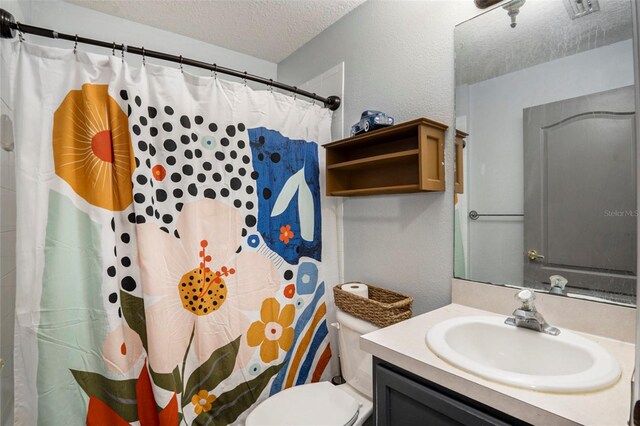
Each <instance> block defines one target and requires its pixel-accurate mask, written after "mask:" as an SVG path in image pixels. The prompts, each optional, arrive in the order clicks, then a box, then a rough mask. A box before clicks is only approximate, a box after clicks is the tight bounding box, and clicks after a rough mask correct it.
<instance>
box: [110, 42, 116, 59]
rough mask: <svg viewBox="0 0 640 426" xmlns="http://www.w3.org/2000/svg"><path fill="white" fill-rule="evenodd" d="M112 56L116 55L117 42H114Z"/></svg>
mask: <svg viewBox="0 0 640 426" xmlns="http://www.w3.org/2000/svg"><path fill="white" fill-rule="evenodd" d="M111 56H116V42H115V41H114V42H113V47H111Z"/></svg>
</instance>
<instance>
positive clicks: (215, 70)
mask: <svg viewBox="0 0 640 426" xmlns="http://www.w3.org/2000/svg"><path fill="white" fill-rule="evenodd" d="M211 76H212V77H213V78H214V79H216V80H217V79H218V64H216V63H215V62H214V63H213V69H212V70H211Z"/></svg>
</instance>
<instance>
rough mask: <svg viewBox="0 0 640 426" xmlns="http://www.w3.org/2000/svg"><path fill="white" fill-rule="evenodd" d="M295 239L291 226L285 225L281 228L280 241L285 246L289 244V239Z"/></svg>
mask: <svg viewBox="0 0 640 426" xmlns="http://www.w3.org/2000/svg"><path fill="white" fill-rule="evenodd" d="M291 238H293V231H292V230H291V225H285V226H281V227H280V241H282V242H283V243H285V244H289V239H291Z"/></svg>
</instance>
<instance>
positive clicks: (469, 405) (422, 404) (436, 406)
mask: <svg viewBox="0 0 640 426" xmlns="http://www.w3.org/2000/svg"><path fill="white" fill-rule="evenodd" d="M373 386H374V395H373V406H374V413H373V416H374V424H375V425H376V426H413V425H428V426H449V425H473V426H483V425H500V426H502V425H526V424H527V423H524V422H522V421H520V420H518V419H515V418H512V417H510V416H508V415H506V414H504V413H501V412H498V411H496V410H494V409H492V408H490V407H487V406H484V405H482V404H480V403H478V402H476V401H473V400H471V399H469V398H466V397H464V396H462V395H459V394H456V393H454V392H451V391H450V390H448V389H445V388H443V387H441V386H438V385H436V384H435V383H431V382H429V381H427V380H425V379H422V378H420V377H417V376H415V375H413V374H411V373H409V372H407V371H405V370H402V369H400V368H398V367H396V366H393V365H391V364H388V363H386V362H384V361H382V360H380V359H377V358H374V360H373Z"/></svg>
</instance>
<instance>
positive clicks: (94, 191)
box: [53, 84, 135, 211]
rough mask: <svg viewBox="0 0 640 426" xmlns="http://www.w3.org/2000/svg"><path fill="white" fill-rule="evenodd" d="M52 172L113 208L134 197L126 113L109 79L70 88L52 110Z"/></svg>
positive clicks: (93, 200) (79, 191)
mask: <svg viewBox="0 0 640 426" xmlns="http://www.w3.org/2000/svg"><path fill="white" fill-rule="evenodd" d="M53 158H54V163H55V170H56V174H57V175H58V176H60V178H62V179H63V180H64V181H65V182H67V183H68V184H69V185H70V186H71V188H72V189H73V190H74V191H75V192H76V193H77V194H78V195H80V196H81V197H82V198H84V199H85V200H86V201H87V202H88V203H90V204H92V205H94V206H98V207H102V208H104V209H108V210H112V211H121V210H124V209H125V208H127V206H129V204H131V201H132V199H133V193H132V191H131V175H132V174H133V171H134V169H135V156H134V154H133V148H132V147H131V136H130V135H129V124H128V120H127V115H126V114H125V113H124V111H122V109H121V108H120V106H119V105H118V103H117V102H116V101H115V100H114V99H113V98H112V97H111V96H109V93H108V87H107V85H98V84H84V85H82V89H81V90H72V91H70V92H69V93H68V94H67V96H66V97H65V98H64V100H63V101H62V103H61V104H60V106H59V107H58V109H57V110H56V112H55V113H54V114H53Z"/></svg>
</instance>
